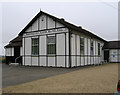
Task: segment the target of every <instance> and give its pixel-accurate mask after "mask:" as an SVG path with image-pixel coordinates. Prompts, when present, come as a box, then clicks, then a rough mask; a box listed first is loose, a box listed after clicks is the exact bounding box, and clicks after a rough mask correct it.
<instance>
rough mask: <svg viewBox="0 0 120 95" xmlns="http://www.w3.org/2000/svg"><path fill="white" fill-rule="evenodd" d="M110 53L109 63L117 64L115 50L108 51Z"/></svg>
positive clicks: (116, 52)
mask: <svg viewBox="0 0 120 95" xmlns="http://www.w3.org/2000/svg"><path fill="white" fill-rule="evenodd" d="M109 53H110V59H109V60H110V62H118V50H117V49H111V50H110V51H109Z"/></svg>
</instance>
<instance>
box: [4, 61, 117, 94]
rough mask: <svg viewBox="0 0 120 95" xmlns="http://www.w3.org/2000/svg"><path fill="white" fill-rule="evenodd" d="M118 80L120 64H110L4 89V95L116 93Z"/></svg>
mask: <svg viewBox="0 0 120 95" xmlns="http://www.w3.org/2000/svg"><path fill="white" fill-rule="evenodd" d="M117 79H118V64H116V63H110V64H104V65H101V66H90V67H88V68H84V69H80V70H76V71H73V72H70V73H66V74H61V75H56V76H53V77H48V78H45V79H40V80H37V81H32V82H28V83H24V84H20V85H16V86H11V87H7V88H3V93H114V92H115V91H116V83H117Z"/></svg>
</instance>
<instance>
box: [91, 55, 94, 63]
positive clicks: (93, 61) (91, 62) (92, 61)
mask: <svg viewBox="0 0 120 95" xmlns="http://www.w3.org/2000/svg"><path fill="white" fill-rule="evenodd" d="M93 60H94V59H93V57H91V65H92V64H94V63H93V62H94V61H93Z"/></svg>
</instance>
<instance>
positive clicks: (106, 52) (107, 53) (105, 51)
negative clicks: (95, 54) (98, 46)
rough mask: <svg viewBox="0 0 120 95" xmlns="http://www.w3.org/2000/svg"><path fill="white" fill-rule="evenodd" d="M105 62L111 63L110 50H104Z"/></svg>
mask: <svg viewBox="0 0 120 95" xmlns="http://www.w3.org/2000/svg"><path fill="white" fill-rule="evenodd" d="M104 60H106V61H107V62H109V50H104Z"/></svg>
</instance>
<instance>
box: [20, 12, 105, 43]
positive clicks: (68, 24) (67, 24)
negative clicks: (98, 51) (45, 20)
mask: <svg viewBox="0 0 120 95" xmlns="http://www.w3.org/2000/svg"><path fill="white" fill-rule="evenodd" d="M41 14H45V15H47V16H49V17H51V18H52V19H53V20H55V21H58V22H59V23H61V24H63V25H65V26H66V27H67V28H69V29H72V30H76V31H79V32H81V33H83V34H86V35H89V36H91V37H94V38H97V39H99V40H102V41H104V42H106V40H104V39H102V38H100V37H99V36H97V35H95V34H93V33H91V32H89V31H87V30H85V29H82V28H81V27H78V26H76V25H73V24H71V23H69V22H67V21H65V20H64V19H59V18H57V17H55V16H52V15H50V14H48V13H45V12H43V11H40V12H39V13H38V14H37V15H36V16H35V17H34V18H33V19H32V20H31V21H30V22H29V23H28V24H27V25H26V26H25V28H24V29H23V30H22V31H21V32H20V33H19V35H20V36H21V35H23V33H24V32H25V31H26V30H27V29H28V28H29V27H30V26H31V25H32V24H33V23H34V22H35V21H36V20H37V18H38V17H39V16H40V15H41Z"/></svg>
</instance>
